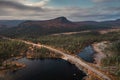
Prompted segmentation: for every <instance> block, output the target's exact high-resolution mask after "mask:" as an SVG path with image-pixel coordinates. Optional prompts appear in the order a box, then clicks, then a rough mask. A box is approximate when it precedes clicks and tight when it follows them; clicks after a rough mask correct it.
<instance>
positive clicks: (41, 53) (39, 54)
mask: <svg viewBox="0 0 120 80" xmlns="http://www.w3.org/2000/svg"><path fill="white" fill-rule="evenodd" d="M33 49H34V50H33V51H31V50H29V51H28V54H27V57H28V58H32V59H39V58H61V57H62V55H60V54H59V53H55V52H53V51H50V50H49V49H46V48H44V47H41V48H38V47H34V48H33Z"/></svg>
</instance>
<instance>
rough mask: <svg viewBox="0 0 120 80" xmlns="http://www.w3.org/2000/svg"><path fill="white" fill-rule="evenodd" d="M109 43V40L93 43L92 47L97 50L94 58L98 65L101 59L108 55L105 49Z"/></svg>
mask: <svg viewBox="0 0 120 80" xmlns="http://www.w3.org/2000/svg"><path fill="white" fill-rule="evenodd" d="M107 43H108V42H107V41H103V42H100V43H94V44H92V47H93V49H94V51H95V52H96V53H95V54H94V59H95V63H96V64H97V66H99V65H100V62H101V59H103V58H105V57H106V55H105V53H104V49H105V48H106V46H107V45H106V44H107Z"/></svg>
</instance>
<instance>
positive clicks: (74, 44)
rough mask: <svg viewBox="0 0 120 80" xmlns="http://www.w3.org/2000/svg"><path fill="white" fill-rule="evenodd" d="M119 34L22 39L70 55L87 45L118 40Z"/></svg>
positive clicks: (90, 33) (91, 33)
mask: <svg viewBox="0 0 120 80" xmlns="http://www.w3.org/2000/svg"><path fill="white" fill-rule="evenodd" d="M119 36H120V34H119V32H113V33H107V34H99V33H98V32H94V31H93V32H87V33H79V34H72V35H56V36H53V35H49V36H40V37H38V38H24V39H25V40H30V41H33V42H35V43H41V44H45V45H51V46H54V47H57V48H62V49H64V50H65V51H68V52H69V53H71V54H75V53H78V52H79V51H80V50H82V49H83V48H84V47H86V46H87V45H90V44H92V43H93V42H100V41H105V40H107V41H115V40H119V39H120V37H119Z"/></svg>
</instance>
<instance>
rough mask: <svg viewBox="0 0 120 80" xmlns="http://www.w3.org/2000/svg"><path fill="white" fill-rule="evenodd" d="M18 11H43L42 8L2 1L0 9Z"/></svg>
mask: <svg viewBox="0 0 120 80" xmlns="http://www.w3.org/2000/svg"><path fill="white" fill-rule="evenodd" d="M1 8H4V9H16V10H42V8H40V7H33V6H27V5H24V4H22V3H19V2H15V1H0V9H1Z"/></svg>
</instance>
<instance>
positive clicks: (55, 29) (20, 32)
mask: <svg viewBox="0 0 120 80" xmlns="http://www.w3.org/2000/svg"><path fill="white" fill-rule="evenodd" d="M112 27H120V20H119V19H118V20H113V21H103V22H96V21H82V22H72V21H69V20H68V19H67V18H65V17H58V18H55V19H51V20H44V21H30V20H29V21H24V22H21V23H20V24H19V25H18V26H17V27H12V28H7V29H3V30H0V34H2V35H5V36H10V37H16V36H17V37H19V36H20V37H37V36H41V35H48V34H53V33H62V32H73V31H82V30H96V29H108V28H112Z"/></svg>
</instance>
